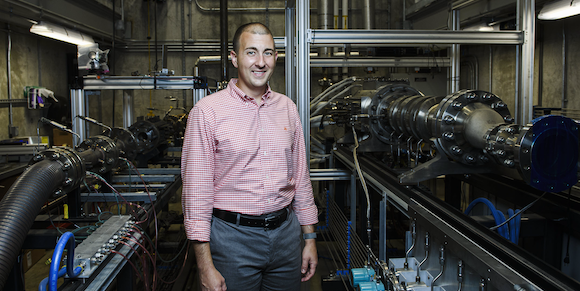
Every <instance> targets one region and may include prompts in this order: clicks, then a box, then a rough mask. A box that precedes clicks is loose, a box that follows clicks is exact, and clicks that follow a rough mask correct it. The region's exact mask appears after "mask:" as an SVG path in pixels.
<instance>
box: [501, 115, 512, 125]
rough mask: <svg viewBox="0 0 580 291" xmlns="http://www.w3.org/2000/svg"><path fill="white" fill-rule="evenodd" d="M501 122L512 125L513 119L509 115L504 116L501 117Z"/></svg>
mask: <svg viewBox="0 0 580 291" xmlns="http://www.w3.org/2000/svg"><path fill="white" fill-rule="evenodd" d="M503 120H504V121H505V122H507V123H513V122H514V120H515V119H514V118H513V117H511V116H509V115H506V116H504V117H503Z"/></svg>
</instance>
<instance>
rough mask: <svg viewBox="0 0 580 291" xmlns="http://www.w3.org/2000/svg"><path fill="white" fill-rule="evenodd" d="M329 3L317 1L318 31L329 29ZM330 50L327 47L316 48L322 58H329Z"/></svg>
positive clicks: (327, 1)
mask: <svg viewBox="0 0 580 291" xmlns="http://www.w3.org/2000/svg"><path fill="white" fill-rule="evenodd" d="M330 10H331V7H330V2H329V0H320V1H318V28H319V29H324V30H326V29H330V26H331V24H330V22H331V20H330V17H331V14H330ZM329 50H330V48H328V47H320V48H318V54H319V55H321V56H324V57H329V56H330V51H329Z"/></svg>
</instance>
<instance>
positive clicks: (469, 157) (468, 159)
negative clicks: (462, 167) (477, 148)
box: [465, 155, 475, 164]
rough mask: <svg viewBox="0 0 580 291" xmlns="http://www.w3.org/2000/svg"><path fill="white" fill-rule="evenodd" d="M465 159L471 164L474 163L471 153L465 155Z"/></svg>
mask: <svg viewBox="0 0 580 291" xmlns="http://www.w3.org/2000/svg"><path fill="white" fill-rule="evenodd" d="M465 161H466V162H468V163H470V164H473V163H475V158H474V157H473V156H472V155H467V156H465Z"/></svg>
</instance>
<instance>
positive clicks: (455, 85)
mask: <svg viewBox="0 0 580 291" xmlns="http://www.w3.org/2000/svg"><path fill="white" fill-rule="evenodd" d="M451 21H452V25H451V26H452V27H451V29H452V30H453V31H459V29H460V27H459V10H452V11H451ZM460 54H461V48H460V46H459V44H453V45H452V46H451V75H450V76H449V77H450V82H451V83H450V85H449V89H450V92H448V93H451V92H457V91H459V74H460V60H461V55H460Z"/></svg>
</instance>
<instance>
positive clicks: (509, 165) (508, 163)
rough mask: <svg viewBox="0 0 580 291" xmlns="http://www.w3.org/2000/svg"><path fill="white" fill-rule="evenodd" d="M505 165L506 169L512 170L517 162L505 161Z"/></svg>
mask: <svg viewBox="0 0 580 291" xmlns="http://www.w3.org/2000/svg"><path fill="white" fill-rule="evenodd" d="M503 164H504V165H505V166H506V167H510V168H511V167H513V166H514V165H515V162H514V160H509V159H508V160H504V161H503Z"/></svg>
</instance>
